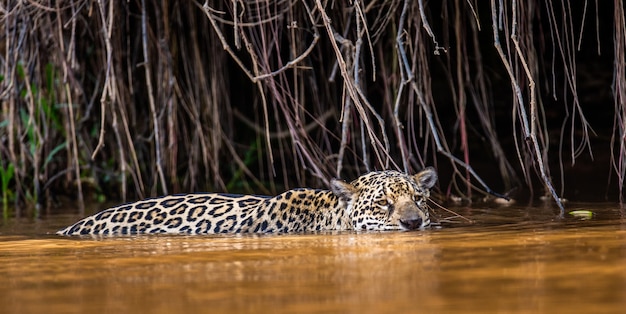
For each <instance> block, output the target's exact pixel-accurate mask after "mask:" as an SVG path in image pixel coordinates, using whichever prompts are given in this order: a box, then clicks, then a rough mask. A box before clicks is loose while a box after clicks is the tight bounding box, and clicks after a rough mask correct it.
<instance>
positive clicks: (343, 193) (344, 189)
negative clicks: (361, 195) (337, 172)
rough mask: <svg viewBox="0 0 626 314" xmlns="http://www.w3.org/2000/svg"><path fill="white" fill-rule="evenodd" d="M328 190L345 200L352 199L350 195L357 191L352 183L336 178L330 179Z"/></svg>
mask: <svg viewBox="0 0 626 314" xmlns="http://www.w3.org/2000/svg"><path fill="white" fill-rule="evenodd" d="M330 190H331V191H333V193H334V194H335V195H337V197H339V198H340V199H341V200H344V201H346V202H348V201H350V200H352V196H354V195H355V194H357V193H358V191H357V188H356V187H354V185H352V184H350V183H347V182H346V181H343V180H338V179H332V180H330Z"/></svg>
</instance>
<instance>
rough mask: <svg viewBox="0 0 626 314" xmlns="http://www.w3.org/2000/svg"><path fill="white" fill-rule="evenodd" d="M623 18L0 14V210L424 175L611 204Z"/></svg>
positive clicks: (11, 2)
mask: <svg viewBox="0 0 626 314" xmlns="http://www.w3.org/2000/svg"><path fill="white" fill-rule="evenodd" d="M624 18H625V13H624V6H623V3H622V1H621V0H614V1H598V0H595V1H567V0H557V1H536V0H531V1H511V0H505V1H495V0H491V1H475V0H467V1H461V0H450V1H441V2H439V1H430V2H427V1H412V0H404V1H401V0H389V1H376V0H373V1H356V2H351V1H324V0H305V1H298V0H270V1H249V0H245V1H208V2H206V3H203V2H194V1H146V0H131V1H101V0H96V1H86V0H64V1H19V0H7V1H3V2H2V4H0V103H1V107H2V112H1V115H0V177H1V181H0V183H1V186H0V188H1V189H2V190H1V191H0V192H1V193H2V197H3V198H2V200H3V204H4V208H5V215H6V208H7V206H8V205H10V204H12V203H15V204H16V205H19V204H36V205H46V206H48V205H50V203H51V202H54V201H55V199H56V198H58V197H60V196H64V197H71V198H75V199H76V200H78V203H79V204H80V206H81V207H82V204H83V202H84V201H85V199H87V200H92V199H99V200H101V199H104V198H114V199H117V198H121V199H138V198H142V197H148V196H154V195H161V194H167V193H177V192H191V191H231V192H242V193H257V194H266V193H267V194H273V193H276V192H280V191H281V190H284V189H287V188H292V187H296V186H311V187H323V186H325V185H326V183H327V182H328V180H329V179H330V178H332V177H342V178H346V179H351V178H354V177H356V176H357V175H358V174H360V173H363V172H366V171H370V170H376V169H389V168H391V169H400V170H403V171H408V172H415V171H418V170H420V169H421V168H423V167H424V166H425V165H433V166H435V167H436V168H437V169H438V171H439V172H440V177H441V178H440V184H439V188H440V190H439V192H440V193H439V194H440V195H441V197H442V198H447V197H450V196H453V195H454V196H460V197H462V198H463V199H465V200H471V199H476V198H482V197H483V196H484V195H486V194H488V193H487V192H489V189H492V190H493V192H494V193H501V194H506V195H509V194H510V195H513V196H517V197H526V196H528V194H530V193H532V192H535V196H537V194H540V195H543V194H545V195H549V196H550V197H553V198H554V199H557V198H558V197H568V198H577V199H583V200H603V199H609V200H618V199H619V200H621V199H622V195H623V194H622V192H623V190H624V189H623V182H624V177H625V174H626V164H625V161H626V159H625V157H626V145H625V144H626V140H625V136H626V135H625V134H626V133H625V128H626V74H625V73H624V72H625V70H626V69H625V67H626V57H625V54H624V51H625V49H624V48H625V47H626V34H625V29H626V23H625V22H624ZM515 193H517V194H515ZM522 195H526V196H522ZM557 204H558V202H557ZM20 207H21V206H16V208H20Z"/></svg>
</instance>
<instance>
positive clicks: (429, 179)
mask: <svg viewBox="0 0 626 314" xmlns="http://www.w3.org/2000/svg"><path fill="white" fill-rule="evenodd" d="M413 179H414V180H415V182H417V184H418V185H419V186H421V187H422V188H425V189H428V190H430V189H431V188H432V187H433V186H435V183H437V172H436V171H435V169H434V168H433V167H427V168H426V169H424V170H422V171H420V172H418V173H417V174H415V175H413Z"/></svg>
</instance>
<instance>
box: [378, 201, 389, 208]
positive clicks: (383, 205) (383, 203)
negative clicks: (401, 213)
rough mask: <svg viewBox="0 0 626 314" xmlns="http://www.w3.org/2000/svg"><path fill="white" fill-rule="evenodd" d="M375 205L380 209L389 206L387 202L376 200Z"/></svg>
mask: <svg viewBox="0 0 626 314" xmlns="http://www.w3.org/2000/svg"><path fill="white" fill-rule="evenodd" d="M376 205H378V206H381V207H385V206H389V201H387V200H378V201H376Z"/></svg>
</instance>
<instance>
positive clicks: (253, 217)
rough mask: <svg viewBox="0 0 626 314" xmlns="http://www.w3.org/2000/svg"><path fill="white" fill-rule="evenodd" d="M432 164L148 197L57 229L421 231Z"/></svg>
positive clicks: (131, 231)
mask: <svg viewBox="0 0 626 314" xmlns="http://www.w3.org/2000/svg"><path fill="white" fill-rule="evenodd" d="M436 181H437V173H436V171H435V170H434V169H433V168H431V167H428V168H426V169H424V170H422V171H420V172H418V173H417V174H413V175H409V174H406V173H402V172H399V171H394V170H386V171H374V172H370V173H367V174H365V175H362V176H360V177H358V178H357V179H356V180H354V181H352V182H350V183H348V182H345V181H343V180H338V179H333V180H331V182H330V190H318V189H310V188H298V189H292V190H288V191H286V192H283V193H282V194H279V195H277V196H274V197H270V196H259V195H234V194H221V193H193V194H178V195H168V196H163V197H157V198H151V199H145V200H142V201H138V202H134V203H128V204H124V205H120V206H117V207H112V208H109V209H105V210H103V211H101V212H98V213H95V214H93V215H91V216H89V217H86V218H84V219H82V220H80V221H78V222H76V223H75V224H73V225H71V226H69V227H67V228H65V229H62V230H59V231H58V232H57V234H59V235H65V236H73V235H125V234H154V233H166V234H218V233H294V232H313V231H326V230H336V231H343V230H375V231H384V230H415V229H424V228H426V227H428V226H429V225H430V215H429V214H430V207H429V206H428V204H427V202H428V201H429V197H430V190H431V188H432V187H433V186H434V185H435V183H436Z"/></svg>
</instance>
